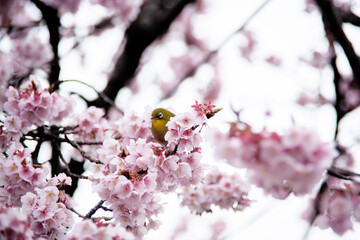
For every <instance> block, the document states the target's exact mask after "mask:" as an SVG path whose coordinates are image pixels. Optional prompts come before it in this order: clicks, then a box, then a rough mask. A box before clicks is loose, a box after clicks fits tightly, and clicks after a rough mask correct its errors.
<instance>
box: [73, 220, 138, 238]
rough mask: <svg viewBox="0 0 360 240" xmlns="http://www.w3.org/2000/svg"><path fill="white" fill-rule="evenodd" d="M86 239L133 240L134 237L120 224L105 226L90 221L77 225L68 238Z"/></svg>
mask: <svg viewBox="0 0 360 240" xmlns="http://www.w3.org/2000/svg"><path fill="white" fill-rule="evenodd" d="M85 239H121V240H133V239H135V237H134V235H133V234H132V233H131V232H129V231H127V230H126V229H125V228H123V227H121V226H120V224H115V223H110V224H109V225H105V224H103V223H101V222H95V223H94V222H93V221H91V220H90V219H87V220H83V221H82V222H80V223H78V224H76V225H75V227H74V229H73V230H72V231H71V232H70V233H69V235H68V236H67V240H85Z"/></svg>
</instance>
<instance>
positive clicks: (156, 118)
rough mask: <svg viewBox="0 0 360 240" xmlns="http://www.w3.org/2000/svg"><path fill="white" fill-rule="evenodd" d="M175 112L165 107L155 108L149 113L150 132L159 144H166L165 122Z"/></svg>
mask: <svg viewBox="0 0 360 240" xmlns="http://www.w3.org/2000/svg"><path fill="white" fill-rule="evenodd" d="M174 116H175V114H173V113H172V112H170V111H168V110H166V109H165V108H156V109H154V110H153V111H152V113H151V120H152V125H151V132H152V135H153V136H154V138H155V139H156V140H157V141H158V142H159V143H161V144H163V145H166V144H167V142H166V140H165V134H166V133H167V131H168V128H167V127H166V124H167V123H168V121H169V120H170V118H171V117H174Z"/></svg>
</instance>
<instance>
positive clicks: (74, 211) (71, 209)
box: [66, 206, 85, 218]
mask: <svg viewBox="0 0 360 240" xmlns="http://www.w3.org/2000/svg"><path fill="white" fill-rule="evenodd" d="M66 208H67V209H69V210H70V211H72V212H73V213H75V214H76V215H78V216H79V217H81V218H85V216H84V215H82V214H81V213H79V212H78V211H76V210H75V209H74V208H72V207H69V206H66Z"/></svg>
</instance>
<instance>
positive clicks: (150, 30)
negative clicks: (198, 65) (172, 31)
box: [90, 0, 195, 110]
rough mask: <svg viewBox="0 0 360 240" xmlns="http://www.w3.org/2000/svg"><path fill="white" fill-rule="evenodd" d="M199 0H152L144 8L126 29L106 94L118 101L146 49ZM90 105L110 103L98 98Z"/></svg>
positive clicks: (105, 106)
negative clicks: (186, 7) (189, 5)
mask: <svg viewBox="0 0 360 240" xmlns="http://www.w3.org/2000/svg"><path fill="white" fill-rule="evenodd" d="M194 1H195V0H148V1H146V2H145V3H144V4H143V6H142V7H141V10H140V13H139V15H138V17H137V19H135V21H134V22H133V23H132V24H131V25H130V26H129V27H128V29H127V30H126V32H125V42H124V50H123V52H122V54H121V56H120V57H119V58H118V59H117V61H116V63H115V67H114V69H113V71H112V73H111V75H110V78H109V82H108V84H107V86H106V87H105V89H104V91H103V93H104V94H105V95H106V96H108V97H109V98H110V99H111V100H115V98H116V96H117V93H118V92H119V90H120V89H121V88H123V87H125V86H126V85H128V84H129V82H130V80H131V78H132V77H133V76H134V73H135V71H136V69H137V68H138V66H139V61H140V58H141V55H142V54H143V52H144V50H145V49H146V48H147V47H148V46H149V45H150V44H151V43H152V42H153V41H154V40H155V39H156V38H158V37H161V36H162V35H163V34H164V33H165V32H166V31H167V30H168V28H169V26H170V24H171V23H172V22H173V20H174V19H175V18H176V17H177V16H178V15H179V14H180V12H181V11H182V10H183V8H184V7H185V6H186V5H187V4H190V3H192V2H194ZM90 105H93V106H97V107H104V108H105V109H106V110H108V109H109V107H110V105H109V104H108V103H106V102H104V100H103V99H101V98H100V97H98V98H97V99H96V100H94V101H92V102H90Z"/></svg>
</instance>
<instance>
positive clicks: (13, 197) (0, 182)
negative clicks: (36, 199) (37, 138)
mask: <svg viewBox="0 0 360 240" xmlns="http://www.w3.org/2000/svg"><path fill="white" fill-rule="evenodd" d="M7 155H8V156H7V157H5V156H3V154H0V186H2V187H1V188H0V204H1V205H6V204H8V205H12V206H15V207H20V206H21V201H20V200H21V197H22V196H23V195H25V194H26V193H27V192H33V191H34V189H35V188H36V187H38V188H42V187H45V186H46V183H45V178H46V176H47V174H48V169H47V168H46V167H42V166H41V165H37V166H34V165H33V164H32V159H31V152H30V150H29V149H27V148H23V149H15V146H14V145H12V146H11V148H10V149H9V150H8V151H7Z"/></svg>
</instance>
